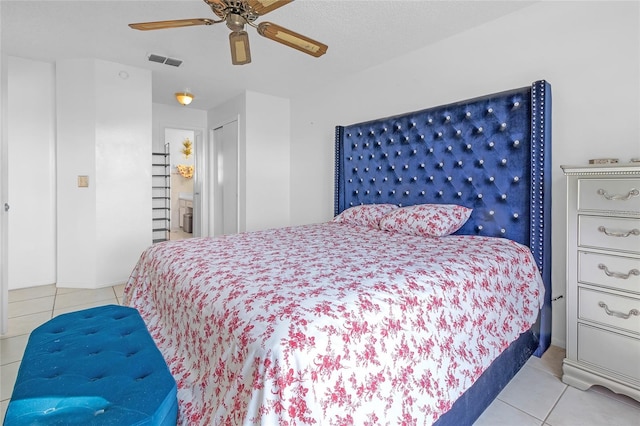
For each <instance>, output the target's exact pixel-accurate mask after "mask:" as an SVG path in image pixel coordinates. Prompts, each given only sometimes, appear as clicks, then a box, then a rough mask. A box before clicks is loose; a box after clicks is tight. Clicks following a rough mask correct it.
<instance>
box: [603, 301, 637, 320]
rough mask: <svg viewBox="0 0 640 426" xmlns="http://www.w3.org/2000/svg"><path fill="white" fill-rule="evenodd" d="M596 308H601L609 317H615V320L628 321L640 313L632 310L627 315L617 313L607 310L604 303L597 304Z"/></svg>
mask: <svg viewBox="0 0 640 426" xmlns="http://www.w3.org/2000/svg"><path fill="white" fill-rule="evenodd" d="M598 306H600V307H601V308H604V311H605V312H606V313H607V315H610V316H612V317H616V318H622V319H629V317H630V316H631V315H635V316H638V315H640V311H639V310H637V309H632V310H630V311H629V313H628V314H625V313H624V312H618V311H611V310H609V307H608V306H607V304H606V303H604V302H598Z"/></svg>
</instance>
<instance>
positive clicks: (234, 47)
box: [229, 31, 251, 65]
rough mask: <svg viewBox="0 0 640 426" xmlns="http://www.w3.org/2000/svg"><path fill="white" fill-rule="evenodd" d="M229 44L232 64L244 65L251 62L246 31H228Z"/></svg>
mask: <svg viewBox="0 0 640 426" xmlns="http://www.w3.org/2000/svg"><path fill="white" fill-rule="evenodd" d="M229 44H230V45H231V63H232V64H233V65H244V64H248V63H250V62H251V50H250V49H249V35H248V34H247V32H246V31H234V32H232V33H230V34H229Z"/></svg>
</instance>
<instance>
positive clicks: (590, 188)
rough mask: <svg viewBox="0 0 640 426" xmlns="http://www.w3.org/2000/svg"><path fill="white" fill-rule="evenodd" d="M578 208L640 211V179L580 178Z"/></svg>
mask: <svg viewBox="0 0 640 426" xmlns="http://www.w3.org/2000/svg"><path fill="white" fill-rule="evenodd" d="M578 210H598V211H619V212H636V213H639V212H640V179H579V180H578Z"/></svg>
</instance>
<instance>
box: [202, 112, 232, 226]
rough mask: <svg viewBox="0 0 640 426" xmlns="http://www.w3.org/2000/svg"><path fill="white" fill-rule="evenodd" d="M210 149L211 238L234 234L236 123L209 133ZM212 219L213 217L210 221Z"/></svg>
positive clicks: (230, 123)
mask: <svg viewBox="0 0 640 426" xmlns="http://www.w3.org/2000/svg"><path fill="white" fill-rule="evenodd" d="M212 144H213V149H211V150H210V151H209V152H210V153H211V156H210V158H209V159H210V161H209V170H211V171H212V173H210V174H209V179H210V185H209V188H211V189H212V190H213V196H211V197H209V202H210V204H209V223H213V224H214V225H213V229H211V227H210V228H209V233H210V235H211V231H213V235H215V236H217V235H226V234H235V233H237V232H238V121H237V120H233V121H230V122H228V123H225V124H223V125H222V126H220V127H217V128H215V129H214V130H213V137H212ZM211 215H213V217H211Z"/></svg>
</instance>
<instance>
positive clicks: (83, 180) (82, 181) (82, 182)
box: [78, 176, 89, 188]
mask: <svg viewBox="0 0 640 426" xmlns="http://www.w3.org/2000/svg"><path fill="white" fill-rule="evenodd" d="M88 187H89V176H78V188H88Z"/></svg>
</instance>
